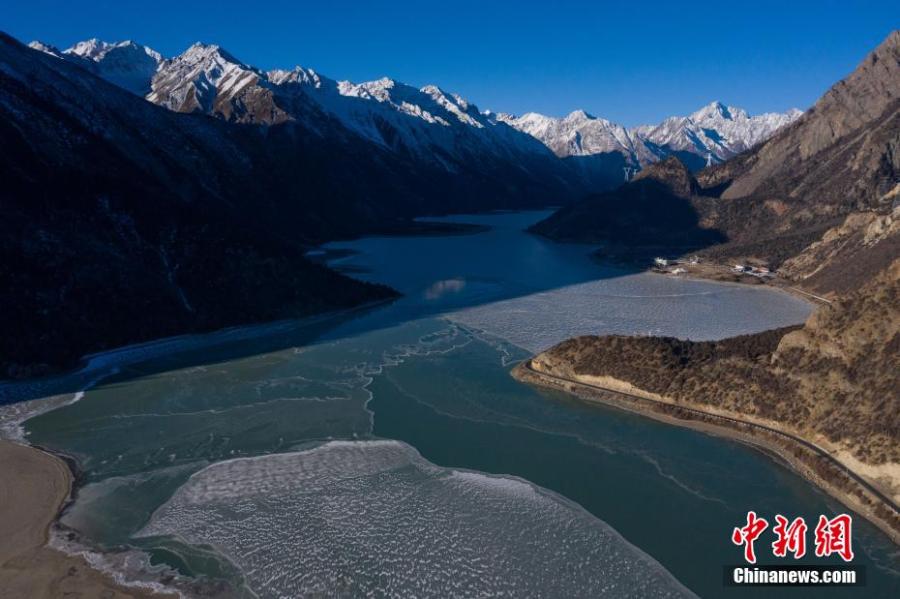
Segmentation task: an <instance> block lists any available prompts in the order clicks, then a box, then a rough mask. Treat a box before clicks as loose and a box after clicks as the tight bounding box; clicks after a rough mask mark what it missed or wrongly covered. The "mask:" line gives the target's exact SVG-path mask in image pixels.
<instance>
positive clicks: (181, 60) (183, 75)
mask: <svg viewBox="0 0 900 599" xmlns="http://www.w3.org/2000/svg"><path fill="white" fill-rule="evenodd" d="M265 81H266V76H265V74H264V73H261V72H259V71H257V70H256V69H255V68H253V67H251V66H248V65H246V64H244V63H243V62H241V61H240V60H238V59H237V58H235V57H234V56H232V55H231V54H230V53H229V52H227V51H226V50H225V49H223V48H221V47H220V46H218V45H215V44H203V43H200V42H197V43H195V44H194V45H192V46H191V47H190V48H188V49H187V50H185V51H184V52H183V53H182V54H180V55H178V56H176V57H174V58H171V59H168V60H166V61H163V62H162V63H161V64H160V65H159V69H158V70H157V72H156V74H155V75H154V77H153V81H152V85H151V88H152V91H151V92H150V93H149V94H147V99H148V100H150V101H151V102H153V103H155V104H160V105H163V106H166V107H167V108H169V109H171V110H175V111H177V112H197V111H199V112H211V111H213V106H214V105H215V104H216V103H217V102H218V101H220V100H221V102H220V103H219V105H220V106H222V104H223V103H227V101H228V100H230V99H232V98H234V97H235V96H237V95H238V94H240V92H241V91H243V90H244V89H245V88H247V87H249V86H255V85H257V84H259V83H261V82H265ZM222 112H223V114H224V113H225V112H228V113H229V114H230V113H231V111H230V110H228V111H222Z"/></svg>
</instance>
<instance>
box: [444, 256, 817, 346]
mask: <svg viewBox="0 0 900 599" xmlns="http://www.w3.org/2000/svg"><path fill="white" fill-rule="evenodd" d="M810 311H811V306H810V305H809V304H808V303H807V302H805V301H804V300H801V299H799V298H796V297H793V296H791V295H788V294H787V293H783V292H779V291H776V290H773V289H771V288H767V287H762V286H759V287H750V286H747V285H737V284H726V283H712V282H706V281H696V280H690V279H678V278H674V277H664V276H660V275H654V274H647V273H641V274H635V275H629V276H623V277H617V278H611V279H600V280H597V281H590V282H588V283H581V284H578V285H571V286H567V287H562V288H559V289H553V290H550V291H544V292H540V293H534V294H531V295H526V296H522V297H516V298H513V299H509V300H504V301H499V302H494V303H491V304H485V305H480V306H475V307H472V308H467V309H464V310H460V311H457V312H453V313H451V314H449V315H448V317H449V318H450V319H451V320H454V321H456V322H459V323H461V324H464V325H466V326H469V327H475V328H478V329H482V330H484V331H488V332H491V333H494V334H495V335H499V336H502V337H504V338H505V339H507V340H508V341H510V342H511V343H514V344H516V345H518V346H520V347H523V348H525V349H528V350H531V351H535V352H537V351H541V350H544V349H547V348H548V347H550V346H552V345H555V344H556V343H559V342H561V341H564V340H565V339H569V338H571V337H576V336H578V335H609V334H621V335H663V336H673V337H680V338H684V339H694V340H705V339H721V338H724V337H731V336H734V335H744V334H747V333H756V332H759V331H763V330H766V329H773V328H778V327H783V326H789V325H793V324H799V323H802V322H803V321H804V320H805V319H806V317H807V316H809V314H810Z"/></svg>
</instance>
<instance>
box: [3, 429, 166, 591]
mask: <svg viewBox="0 0 900 599" xmlns="http://www.w3.org/2000/svg"><path fill="white" fill-rule="evenodd" d="M0 481H2V484H0V588H2V589H3V597H4V598H8V599H43V598H47V599H51V598H53V599H56V598H58V597H72V598H79V597H83V598H91V599H93V598H95V597H103V598H104V599H125V598H133V599H143V598H149V597H165V596H167V595H162V594H157V593H151V592H149V591H145V590H143V589H136V588H125V587H122V586H120V585H118V584H116V583H115V582H114V581H113V580H112V578H110V577H109V576H108V575H106V574H104V573H102V572H99V571H97V570H95V569H93V568H92V567H91V566H89V565H88V563H87V562H86V561H85V560H84V559H83V558H81V557H78V556H71V555H67V554H65V553H62V552H60V551H58V550H56V549H53V548H51V547H49V546H48V545H47V542H48V539H49V529H50V525H51V524H52V523H53V521H54V520H55V519H56V517H57V515H58V514H59V511H60V509H61V508H62V506H63V504H64V503H65V501H66V499H67V498H68V497H69V493H70V492H71V489H72V482H73V480H72V473H71V472H70V470H69V468H68V466H67V465H66V464H65V463H64V462H63V461H62V460H60V459H59V458H57V457H55V456H52V455H50V454H49V453H46V452H44V451H41V450H39V449H36V448H33V447H29V446H26V445H20V444H18V443H13V442H10V441H4V440H0ZM168 596H171V595H168Z"/></svg>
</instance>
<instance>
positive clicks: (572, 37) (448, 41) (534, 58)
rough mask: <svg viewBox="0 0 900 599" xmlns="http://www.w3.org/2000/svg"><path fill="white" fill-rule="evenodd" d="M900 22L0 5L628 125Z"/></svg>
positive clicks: (182, 43)
mask: <svg viewBox="0 0 900 599" xmlns="http://www.w3.org/2000/svg"><path fill="white" fill-rule="evenodd" d="M626 4H630V6H626ZM898 27H900V1H897V0H894V1H893V2H889V1H877V2H876V1H872V2H866V1H857V2H854V1H852V0H846V1H844V2H831V1H820V2H798V1H794V0H782V1H780V2H768V1H766V2H714V1H705V2H677V1H674V0H668V1H665V2H658V3H657V2H643V1H638V2H632V3H625V2H621V1H619V2H603V1H599V0H594V1H592V2H575V1H571V2H566V1H564V0H563V1H557V2H534V1H529V0H520V1H518V2H490V1H487V0H485V1H483V2H470V1H469V0H455V1H454V0H450V1H447V2H430V1H428V0H419V1H418V2H407V1H405V0H394V1H391V2H375V1H370V2H350V1H341V0H331V1H327V0H321V1H319V2H304V1H297V0H295V1H293V2H271V1H270V2H267V1H256V2H253V1H249V0H242V1H240V2H232V1H230V0H220V1H218V2H194V1H192V0H178V1H171V0H146V1H144V2H130V1H127V0H119V1H117V2H109V1H106V0H89V1H83V2H73V1H71V0H68V1H47V0H11V1H10V0H8V1H7V3H5V4H4V8H3V10H2V20H0V28H2V29H3V30H5V31H6V32H7V33H10V34H11V35H13V36H15V37H17V38H19V39H21V40H23V41H26V42H27V41H30V40H32V39H40V40H42V41H45V42H48V43H51V44H54V45H57V46H60V47H63V48H65V47H68V46H69V45H71V44H72V43H74V42H75V41H78V40H81V39H86V38H89V37H99V38H101V39H106V40H111V41H115V40H122V39H133V40H135V41H138V42H141V43H144V44H146V45H148V46H151V47H153V48H155V49H157V50H159V51H160V52H162V53H163V54H164V55H166V56H171V55H173V54H177V53H179V52H181V51H182V50H184V48H186V47H187V46H189V45H190V44H191V43H193V42H195V41H198V40H200V41H204V42H210V43H218V44H219V45H221V46H223V47H224V48H227V49H228V50H229V51H230V52H231V53H232V54H234V55H235V56H237V57H238V58H240V59H241V60H243V61H244V62H247V63H249V64H253V65H256V66H258V67H260V68H263V69H269V68H274V67H284V68H289V67H291V66H293V65H295V64H301V65H303V66H307V67H312V68H314V69H316V70H317V71H319V72H321V73H323V74H325V75H328V76H330V77H333V78H336V79H351V80H354V81H363V80H368V79H376V78H378V77H381V76H385V75H387V76H390V77H393V78H395V79H399V80H401V81H404V82H407V83H410V84H413V85H417V86H421V85H425V84H427V83H435V84H437V85H439V86H441V87H442V88H444V89H446V90H448V91H454V92H457V93H460V94H461V95H463V96H465V97H466V98H468V99H469V100H470V101H472V102H475V103H476V104H477V105H478V106H479V108H481V109H486V108H490V109H492V110H495V111H506V112H514V113H522V112H527V111H537V112H543V113H546V114H551V115H563V114H566V113H568V112H570V111H572V110H574V109H577V108H582V109H585V110H587V111H588V112H590V113H592V114H596V115H598V116H603V117H606V118H609V119H611V120H613V121H616V122H620V123H622V124H625V125H636V124H641V123H649V122H657V121H659V120H661V119H662V118H664V117H666V116H670V115H673V114H685V113H688V112H691V111H693V110H695V109H696V108H699V107H700V106H702V105H704V104H706V103H708V102H709V101H711V100H714V99H718V100H721V101H723V102H726V103H729V104H733V105H737V106H742V107H744V108H746V109H747V110H749V111H750V112H751V113H754V114H756V113H760V112H767V111H774V110H778V111H781V110H785V109H787V108H791V107H795V106H796V107H798V108H807V107H808V106H809V105H811V104H812V103H813V102H814V101H815V100H816V98H818V97H819V95H821V94H822V92H823V91H825V90H826V89H827V88H828V87H829V86H830V85H831V84H832V83H833V82H835V81H836V80H838V79H840V78H841V77H843V76H844V75H846V74H847V73H848V72H850V71H851V70H852V69H853V68H854V67H855V66H856V64H857V63H858V62H859V61H860V60H862V58H863V57H864V56H865V55H866V53H867V52H868V51H869V50H871V49H872V48H874V47H875V46H876V45H877V44H878V43H879V42H881V40H882V39H884V37H885V36H887V34H888V33H889V32H890V30H891V29H892V28H898Z"/></svg>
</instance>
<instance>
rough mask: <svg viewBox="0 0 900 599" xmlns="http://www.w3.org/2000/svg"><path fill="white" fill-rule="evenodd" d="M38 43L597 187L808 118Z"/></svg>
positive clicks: (272, 109)
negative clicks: (662, 116) (666, 114)
mask: <svg viewBox="0 0 900 599" xmlns="http://www.w3.org/2000/svg"><path fill="white" fill-rule="evenodd" d="M30 45H31V47H32V48H35V49H38V50H42V51H44V52H47V53H49V54H52V55H54V56H56V57H58V58H61V59H65V60H70V61H73V62H76V63H78V64H80V65H81V66H83V67H85V68H87V69H89V70H91V71H92V72H94V73H95V74H97V75H99V76H101V77H103V78H105V79H107V80H108V81H110V82H112V83H115V84H116V85H119V86H120V87H123V88H125V89H127V90H129V91H131V92H133V93H136V94H138V95H141V96H144V97H145V98H146V99H147V100H148V101H150V102H153V103H155V104H158V105H161V106H165V107H167V108H169V109H170V110H173V111H176V112H200V113H205V114H209V115H213V116H217V117H220V118H222V119H224V120H227V121H232V122H240V123H255V124H261V125H272V124H277V123H282V122H285V121H299V122H301V123H302V124H303V125H305V126H307V127H309V128H310V129H313V130H319V131H320V132H322V133H323V134H327V132H328V128H329V127H330V121H331V120H332V119H333V120H335V121H337V122H339V123H340V124H341V125H343V127H345V128H346V129H349V130H351V131H353V132H354V133H356V134H358V135H360V136H362V137H364V138H366V139H367V140H369V141H372V142H374V143H376V144H378V145H380V146H382V147H385V148H387V149H389V150H391V151H394V152H397V153H400V154H401V155H411V156H415V157H416V159H418V160H423V161H427V162H431V163H433V164H439V165H440V166H442V167H443V168H444V169H446V170H448V171H450V172H453V171H455V170H456V169H458V168H461V166H460V165H461V164H463V163H466V162H469V161H471V160H473V159H475V160H480V159H483V157H485V156H488V157H491V158H492V159H497V160H504V161H514V162H517V163H519V164H520V165H521V167H522V168H528V163H529V161H530V160H533V159H535V157H538V158H540V159H545V158H546V157H547V156H548V154H549V152H548V149H549V150H550V151H552V153H553V154H555V155H556V156H558V157H560V158H571V157H576V158H581V159H586V160H575V162H574V163H573V164H575V165H576V167H577V168H576V170H580V171H581V173H582V177H583V178H584V179H585V180H586V181H589V183H588V185H591V186H601V187H603V186H609V185H611V184H613V182H615V181H618V180H620V178H621V172H622V171H621V169H622V167H623V166H630V167H638V168H640V167H643V166H646V165H647V164H649V163H652V162H655V161H657V160H660V159H662V158H665V157H667V156H670V155H672V154H675V155H678V156H679V157H680V158H681V159H682V160H683V161H685V162H686V163H688V166H690V167H691V168H693V169H697V168H700V167H702V166H704V165H705V164H707V162H708V161H711V162H721V161H724V160H726V159H728V158H730V157H731V156H734V155H735V154H738V153H740V152H742V151H744V150H746V149H748V148H750V147H752V146H753V145H755V144H757V143H759V142H760V141H763V140H765V139H767V138H768V137H770V136H771V135H772V134H773V133H774V132H775V131H777V130H778V129H779V128H780V127H783V126H784V125H786V124H789V123H791V122H792V121H793V120H795V119H796V118H797V117H799V116H800V114H801V112H800V111H799V110H791V111H789V112H786V113H769V114H763V115H759V116H754V117H751V116H749V115H748V114H747V112H746V111H744V110H742V109H740V108H734V107H731V106H726V105H724V104H722V103H720V102H713V103H711V104H709V105H708V106H705V107H703V108H702V109H700V110H699V111H697V112H695V113H693V114H691V115H690V116H686V117H671V118H668V119H666V120H665V121H663V122H662V123H660V124H658V125H645V126H641V127H634V128H626V127H623V126H622V125H618V124H616V123H612V122H610V121H608V120H606V119H602V118H598V117H595V116H592V115H590V114H588V113H586V112H584V111H581V110H579V111H575V112H573V113H571V114H569V115H568V116H566V117H564V118H554V117H548V116H544V115H541V114H537V113H527V114H525V115H522V116H520V117H516V116H512V115H509V114H503V113H500V114H496V113H493V112H491V111H481V110H479V109H478V107H477V106H475V105H474V104H472V103H470V102H468V101H467V100H465V99H464V98H462V97H460V96H459V95H456V94H451V93H448V92H446V91H444V90H442V89H441V88H439V87H437V86H435V85H426V86H424V87H422V88H415V87H412V86H409V85H406V84H404V83H401V82H398V81H395V80H393V79H389V78H383V79H379V80H376V81H368V82H364V83H353V82H350V81H338V80H333V79H329V78H328V77H325V76H323V75H321V74H319V73H317V72H316V71H314V70H312V69H309V68H304V67H300V66H297V67H295V68H293V69H291V70H272V71H268V72H264V71H261V70H259V69H257V68H255V67H253V66H250V65H247V64H245V63H243V62H242V61H240V60H239V59H237V58H236V57H234V56H232V55H231V54H229V53H228V52H227V51H225V50H224V49H223V48H220V47H219V46H216V45H209V44H201V43H197V44H194V45H193V46H191V47H190V48H188V49H187V50H186V51H185V52H184V53H182V54H180V55H178V56H175V57H172V58H169V59H163V58H162V56H161V55H160V54H159V53H158V52H155V51H154V50H151V49H149V48H147V47H145V46H141V45H139V44H136V43H134V42H130V41H125V42H118V43H107V42H103V41H100V40H97V39H91V40H87V41H84V42H79V43H77V44H75V45H74V46H72V47H71V48H69V49H67V50H64V51H59V50H58V49H56V48H53V47H51V46H48V45H46V44H43V43H40V42H32V43H31V44H30ZM323 117H324V120H323ZM522 133H525V134H527V135H522Z"/></svg>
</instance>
